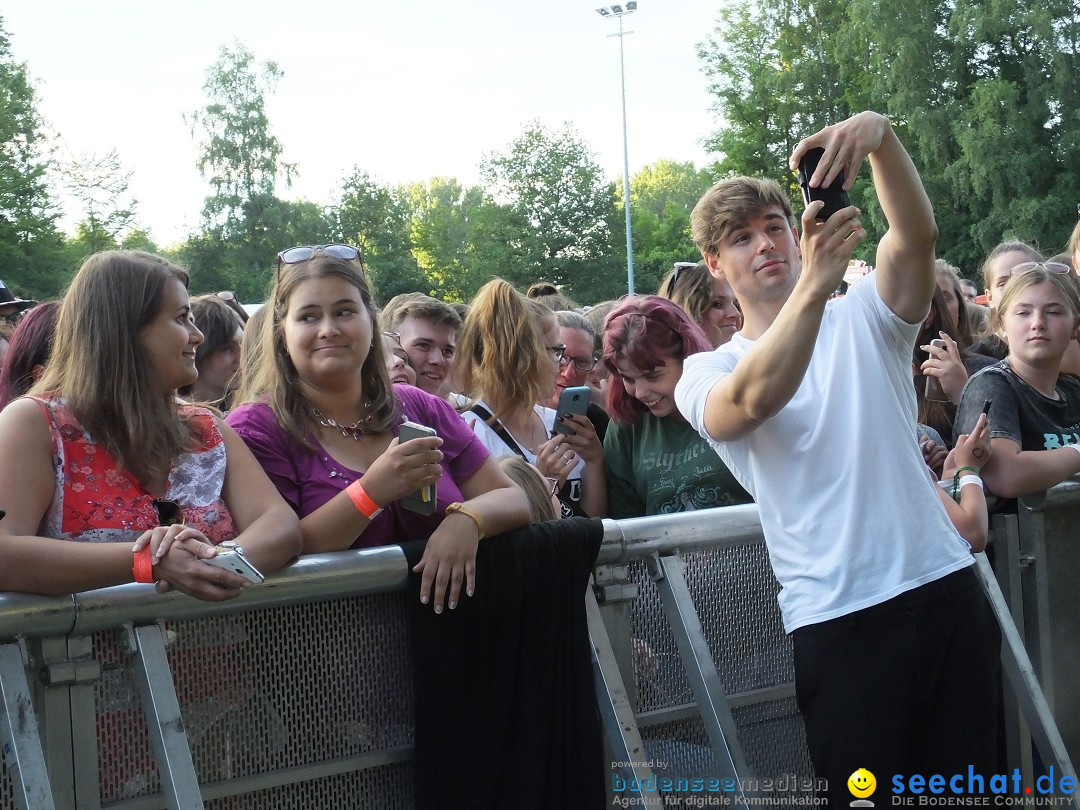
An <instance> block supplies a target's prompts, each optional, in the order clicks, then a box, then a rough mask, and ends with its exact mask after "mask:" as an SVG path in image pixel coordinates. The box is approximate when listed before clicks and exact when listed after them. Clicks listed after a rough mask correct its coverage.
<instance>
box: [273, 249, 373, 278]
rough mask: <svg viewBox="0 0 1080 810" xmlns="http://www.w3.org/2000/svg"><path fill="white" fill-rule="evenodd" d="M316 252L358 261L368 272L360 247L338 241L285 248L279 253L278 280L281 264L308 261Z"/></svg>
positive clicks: (344, 259) (347, 260)
mask: <svg viewBox="0 0 1080 810" xmlns="http://www.w3.org/2000/svg"><path fill="white" fill-rule="evenodd" d="M316 253H325V254H326V255H327V256H333V257H334V258H335V259H341V260H342V261H346V262H358V263H359V264H360V269H361V270H362V271H364V272H367V270H366V268H365V267H364V257H363V256H361V255H360V248H356V247H353V246H352V245H342V244H338V243H334V244H330V245H297V246H296V247H291V248H288V249H286V250H283V251H281V252H280V253H279V254H278V255H277V277H278V281H281V265H283V264H300V263H302V262H306V261H307V260H308V259H310V258H312V257H313V256H314V255H315V254H316Z"/></svg>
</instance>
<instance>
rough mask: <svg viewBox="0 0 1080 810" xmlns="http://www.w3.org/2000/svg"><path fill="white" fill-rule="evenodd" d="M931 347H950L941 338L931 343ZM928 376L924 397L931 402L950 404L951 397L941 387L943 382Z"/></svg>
mask: <svg viewBox="0 0 1080 810" xmlns="http://www.w3.org/2000/svg"><path fill="white" fill-rule="evenodd" d="M930 345H931V346H933V347H934V348H936V349H946V350H948V346H947V344H946V343H945V341H944V340H941V339H940V338H934V339H933V340H931V341H930ZM925 376H926V390H925V391H924V392H923V396H924V397H925V398H926V399H927V400H928V401H930V402H948V401H949V397H948V396H947V395H946V393H945V389H943V388H942V387H941V380H939V379H938V378H937V377H935V376H934V375H933V374H927V375H925Z"/></svg>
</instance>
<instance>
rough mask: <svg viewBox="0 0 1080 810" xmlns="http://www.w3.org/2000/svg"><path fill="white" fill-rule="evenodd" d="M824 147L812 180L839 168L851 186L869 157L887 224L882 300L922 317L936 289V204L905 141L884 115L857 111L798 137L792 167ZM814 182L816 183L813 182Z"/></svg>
mask: <svg viewBox="0 0 1080 810" xmlns="http://www.w3.org/2000/svg"><path fill="white" fill-rule="evenodd" d="M815 146H821V147H824V149H825V154H824V155H823V156H822V159H821V162H820V163H819V165H818V170H817V171H816V172H815V173H814V178H813V179H812V180H811V185H828V184H829V183H830V181H831V180H832V178H833V177H835V176H836V174H837V173H838V172H840V171H843V172H844V178H845V181H844V185H845V187H848V188H850V187H851V184H852V183H853V182H854V180H855V176H856V175H857V174H858V170H859V166H860V165H861V164H862V160H863V157H865V156H869V158H870V168H871V170H872V171H873V174H874V189H875V191H876V192H877V197H878V201H879V202H880V203H881V210H882V212H883V213H884V214H885V219H886V220H887V221H888V223H889V229H888V231H886V232H885V235H884V236H883V237H882V238H881V241H880V242H879V243H878V247H877V259H876V270H875V272H874V278H875V280H876V283H877V287H878V293H879V294H880V295H881V299H882V300H883V301H884V302H885V304H886V305H887V306H888V307H889V309H891V310H892V311H893V312H895V313H896V314H897V316H899V317H900V318H901V319H903V320H904V321H906V322H908V323H917V322H919V321H921V320H922V319H923V318H925V317H926V313H927V310H928V309H929V307H930V299H931V298H932V297H933V294H934V286H935V279H934V246H935V245H936V243H937V237H938V229H937V223H936V221H935V220H934V209H933V207H932V206H931V205H930V199H929V198H928V197H927V196H926V190H925V189H924V188H923V184H922V180H921V179H920V178H919V173H918V171H917V170H916V169H915V165H914V164H913V163H912V162H911V158H910V157H909V156H908V153H907V151H906V150H905V149H904V146H903V144H901V143H900V140H899V139H898V138H897V137H896V133H895V132H893V128H892V125H891V124H890V123H889V119H887V118H886V117H885V116H883V115H879V114H878V113H874V112H863V113H859V114H858V115H856V116H853V117H852V118H849V119H847V120H846V121H843V122H841V123H839V124H836V125H834V126H831V127H826V128H825V129H823V130H821V131H820V132H818V133H816V134H814V135H812V136H810V137H809V138H806V139H805V140H803V141H801V142H800V143H799V144H798V145H797V146H796V147H795V150H794V151H793V152H792V155H791V166H792V169H793V170H794V169H795V168H796V167H797V166H798V163H799V159H800V158H801V157H802V155H803V153H804V152H806V150H807V149H811V148H813V147H815ZM815 180H816V181H817V182H814V181H815Z"/></svg>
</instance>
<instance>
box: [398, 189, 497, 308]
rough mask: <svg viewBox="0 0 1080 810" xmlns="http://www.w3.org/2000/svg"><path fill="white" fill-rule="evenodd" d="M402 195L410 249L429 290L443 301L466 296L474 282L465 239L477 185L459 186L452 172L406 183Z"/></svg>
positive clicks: (476, 204) (477, 202)
mask: <svg viewBox="0 0 1080 810" xmlns="http://www.w3.org/2000/svg"><path fill="white" fill-rule="evenodd" d="M407 195H408V200H409V207H410V209H411V217H410V222H409V231H410V241H411V244H412V255H413V256H414V257H415V259H416V262H417V264H418V265H419V267H420V270H421V271H422V272H423V273H424V275H425V277H426V278H427V280H428V283H429V284H430V286H431V288H432V292H433V294H435V295H437V296H438V297H440V298H442V299H443V300H447V301H455V300H457V301H461V300H468V299H469V298H471V297H472V295H473V294H474V293H475V292H476V290H477V289H478V288H479V286H480V285H479V284H477V283H476V279H475V278H473V273H472V272H471V267H472V266H471V262H470V258H469V244H470V239H471V237H472V229H473V224H474V221H475V215H476V212H477V211H478V209H479V208H480V206H481V205H482V204H483V196H484V195H483V192H482V191H481V190H480V188H479V187H477V186H473V187H470V188H464V187H462V185H461V183H459V182H458V181H457V180H456V179H454V178H452V177H433V178H431V179H430V180H428V181H427V182H426V183H412V184H411V185H409V186H408V189H407ZM481 283H482V282H481Z"/></svg>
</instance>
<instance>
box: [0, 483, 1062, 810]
mask: <svg viewBox="0 0 1080 810" xmlns="http://www.w3.org/2000/svg"><path fill="white" fill-rule="evenodd" d="M1077 512H1080V486H1076V485H1074V484H1066V485H1063V486H1062V487H1059V488H1056V489H1055V490H1053V491H1052V492H1051V493H1050V494H1049V497H1048V498H1047V500H1046V503H1045V504H1044V505H1043V506H1042V507H1041V511H1039V512H1029V511H1027V510H1022V511H1021V514H1020V515H1019V516H1017V517H1012V518H1008V519H998V520H997V521H996V522H995V525H994V531H993V535H994V544H995V547H996V548H997V549H998V550H999V554H998V578H999V579H1001V580H1003V581H1005V582H1006V583H1011V584H1009V586H1008V587H1007V588H1006V589H1005V590H1006V592H1007V593H1008V594H1009V596H1010V601H1009V604H1010V605H1011V607H1012V610H1013V613H1014V615H1016V613H1017V612H1018V611H1019V613H1020V618H1019V619H1018V620H1017V624H1016V627H1017V628H1019V629H1018V630H1016V629H1014V630H1013V634H1012V636H1013V637H1015V638H1012V637H1010V636H1009V635H1008V634H1006V642H1007V643H1006V644H1005V645H1004V649H1003V660H1004V662H1005V669H1006V672H1007V674H1008V675H1009V677H1010V679H1011V682H1012V683H1013V687H1014V688H1013V690H1007V691H1009V692H1010V695H1014V696H1015V697H1016V698H1017V699H1016V701H1015V705H1016V706H1017V707H1018V708H1019V709H1020V710H1022V711H1023V712H1024V715H1025V716H1026V717H1027V724H1028V725H1029V726H1030V727H1031V728H1032V729H1033V731H1034V737H1035V739H1036V741H1037V743H1038V745H1039V748H1040V753H1041V754H1042V758H1043V762H1044V764H1045V765H1046V766H1054V767H1055V769H1056V773H1057V774H1058V775H1059V776H1060V775H1062V774H1068V773H1072V765H1071V762H1070V759H1069V753H1070V749H1071V753H1072V756H1073V758H1074V760H1075V757H1076V749H1075V745H1076V743H1075V738H1076V735H1077V734H1078V733H1080V731H1078V728H1077V726H1078V725H1080V719H1078V718H1080V713H1077V712H1072V713H1071V714H1069V713H1068V712H1070V711H1071V709H1065V708H1063V707H1071V706H1073V705H1074V704H1073V703H1070V700H1072V699H1074V698H1075V696H1076V695H1077V694H1080V688H1078V686H1080V676H1078V675H1077V673H1078V672H1080V668H1077V667H1076V666H1074V665H1071V664H1070V662H1071V661H1072V660H1074V659H1072V658H1070V656H1073V655H1075V654H1076V641H1075V640H1074V639H1073V640H1072V645H1073V646H1072V647H1071V648H1070V647H1069V643H1068V642H1069V638H1068V636H1069V633H1067V632H1065V633H1062V632H1058V629H1057V624H1064V625H1066V628H1067V626H1068V624H1069V623H1068V622H1066V621H1063V620H1062V617H1061V614H1059V613H1058V608H1057V606H1058V604H1059V601H1058V600H1063V601H1062V602H1061V604H1065V605H1070V604H1071V605H1075V599H1076V593H1077V589H1076V588H1075V585H1070V587H1068V588H1067V592H1066V591H1062V590H1060V587H1062V586H1063V583H1064V582H1065V581H1067V580H1068V579H1069V571H1070V570H1071V571H1075V570H1076V566H1077V565H1078V562H1077V561H1078V560H1080V550H1078V549H1076V548H1074V547H1073V545H1074V544H1071V543H1070V536H1071V535H1070V532H1071V526H1073V525H1076V518H1077V517H1080V515H1078V514H1076V513H1077ZM1059 524H1060V526H1059ZM1048 531H1050V532H1051V533H1050V534H1047V532H1048ZM673 555H675V556H673ZM597 562H598V567H597V569H596V575H595V587H594V589H593V591H592V593H590V594H588V595H587V611H588V613H589V617H590V632H591V635H592V638H593V647H594V653H595V659H596V672H597V688H598V695H599V697H600V705H601V710H602V714H603V715H604V718H605V726H606V730H607V732H608V739H609V743H610V745H611V749H612V769H611V776H610V779H611V783H610V784H611V789H612V792H613V794H616V795H624V796H625V795H633V796H636V797H640V798H643V799H644V798H652V799H655V800H657V801H663V798H662V796H664V795H667V796H669V797H677V796H679V795H682V796H684V797H685V796H689V795H693V794H694V793H695V792H699V791H700V787H698V783H696V782H695V781H694V780H705V779H712V780H728V784H729V785H733V786H730V787H727V788H725V791H726V792H727V794H728V795H729V796H733V795H735V794H737V793H741V794H743V795H746V796H749V795H766V796H773V797H774V798H777V797H783V796H786V795H795V794H802V795H805V794H806V792H807V791H808V790H811V789H812V788H813V773H812V769H811V767H810V763H809V760H808V757H807V755H806V751H805V746H804V742H803V733H802V724H801V720H800V719H799V715H798V712H797V709H796V707H795V701H794V687H793V680H794V677H793V667H792V664H791V652H790V644H789V642H788V639H787V637H786V636H785V635H784V633H783V628H782V625H781V623H780V617H779V611H778V608H777V606H776V599H775V594H776V591H777V588H778V586H777V585H776V582H775V580H774V579H773V577H772V574H771V570H770V568H769V564H768V559H767V555H766V553H765V549H764V545H763V542H762V538H761V530H760V525H759V523H758V518H757V509H756V507H755V506H752V505H750V506H740V507H727V508H724V509H717V510H710V511H706V512H695V513H684V514H681V515H674V516H663V517H651V518H641V519H636V520H625V521H605V537H604V542H603V545H602V546H601V550H600V554H599V556H598V560H597ZM1048 562H1052V563H1053V566H1054V567H1055V568H1056V569H1060V570H1055V571H1052V572H1048V571H1041V572H1038V569H1045V568H1047V567H1048V565H1047V563H1048ZM1069 565H1071V566H1072V568H1071V569H1070V568H1069V567H1068V566H1069ZM982 567H983V569H984V570H988V566H985V565H984V566H982ZM1014 567H1019V574H1017V573H1016V571H1014V570H1013V569H1014ZM1037 572H1038V575H1037V576H1032V575H1034V574H1036V573H1037ZM406 575H407V572H406V563H405V558H404V556H403V554H402V553H401V551H400V549H398V548H397V547H387V548H381V549H371V550H364V551H356V552H345V553H339V554H328V555H313V556H310V557H305V558H303V559H301V560H299V561H297V562H296V563H295V564H293V565H291V566H289V567H288V568H286V569H285V570H284V571H282V572H279V573H278V574H276V575H274V576H272V577H269V578H268V579H267V582H266V583H264V584H263V585H261V586H259V587H257V588H252V589H249V590H248V591H247V592H245V594H244V595H243V596H242V597H240V598H239V599H236V600H232V601H231V602H228V603H224V604H208V603H202V602H198V601H196V600H193V599H189V598H187V597H185V596H182V595H179V594H169V595H164V596H163V595H160V594H157V593H156V592H155V591H154V590H153V589H152V588H151V587H149V586H140V585H126V586H120V587H117V588H107V589H102V590H100V591H93V592H88V593H82V594H76V595H74V596H71V597H58V598H45V597H32V596H24V595H17V594H4V595H0V639H6V640H8V642H7V643H6V644H2V645H0V691H2V698H3V710H4V723H3V724H2V726H0V728H2V733H3V735H4V740H3V742H4V768H3V769H2V771H0V808H9V807H11V808H15V807H20V808H34V809H35V810H37V809H38V808H46V809H47V810H51V808H54V807H55V808H57V809H58V810H67V809H68V808H76V807H78V808H84V807H85V808H97V807H107V808H133V809H134V808H157V807H203V806H205V807H208V808H216V807H222V808H225V807H227V808H230V810H232V809H234V808H237V809H240V808H253V809H254V808H265V807H298V808H299V807H381V808H396V807H402V808H408V807H411V806H412V804H413V800H412V780H413V774H412V767H411V762H410V758H411V745H412V702H411V695H410V688H411V673H410V670H409V662H408V656H407V654H406V644H405V638H404V633H405V627H404V611H403V604H402V602H401V599H403V598H412V595H411V594H409V595H407V596H406V595H403V594H402V593H400V591H401V590H402V588H403V585H404V583H405V581H406ZM1014 580H1017V581H1015V582H1014ZM1059 581H1060V582H1059ZM1075 581H1076V578H1075V575H1073V576H1072V579H1071V582H1072V583H1075ZM1039 583H1044V584H1045V585H1046V587H1045V588H1044V589H1043V592H1042V594H1041V595H1040V594H1039V593H1038V592H1035V593H1034V594H1033V593H1032V592H1033V590H1037V587H1041V586H1040V584H1039ZM987 584H988V588H990V590H991V592H993V591H994V590H995V589H996V588H995V586H994V584H993V581H992V580H989V581H988V583H987ZM481 586H482V584H481ZM1070 598H1071V599H1072V600H1074V601H1073V602H1071V603H1070V602H1069V601H1068V599H1070ZM1004 604H1005V602H1004V601H1001V602H1000V605H1002V606H1003V605H1004ZM1025 608H1026V609H1025ZM1002 610H1004V608H1003V607H1002ZM1072 615H1076V613H1075V612H1074V613H1073V614H1072ZM1021 634H1023V635H1024V636H1026V640H1027V644H1028V648H1029V649H1032V650H1037V653H1036V652H1033V653H1032V657H1031V660H1030V661H1029V660H1028V659H1027V657H1026V655H1025V654H1024V649H1023V647H1022V646H1021V643H1020V638H1021ZM1061 636H1065V637H1066V639H1065V641H1064V642H1062V641H1061ZM1010 641H1012V643H1009V642H1010ZM1036 673H1037V674H1039V675H1040V676H1042V677H1043V679H1044V680H1043V683H1044V691H1045V692H1046V694H1047V696H1048V697H1050V698H1051V701H1050V702H1049V704H1048V703H1047V701H1045V700H1043V693H1042V692H1039V691H1038V690H1037V689H1034V688H1032V685H1033V684H1034V683H1035V681H1034V675H1035V674H1036ZM1047 685H1052V686H1053V688H1052V689H1048V688H1046V686H1047ZM1050 706H1054V707H1055V708H1056V709H1057V711H1056V713H1055V712H1051V710H1050ZM1055 714H1056V717H1057V723H1058V725H1059V726H1060V727H1061V734H1059V732H1058V727H1057V726H1055V724H1054V719H1053V718H1054V715H1055ZM1014 725H1017V728H1018V730H1014V731H1016V733H1013V734H1012V735H1011V736H1012V739H1013V753H1014V755H1015V756H1017V757H1018V761H1020V762H1022V763H1023V768H1024V769H1025V770H1024V775H1025V780H1027V781H1026V783H1027V784H1031V781H1030V779H1031V776H1032V771H1031V767H1032V765H1031V762H1030V754H1028V756H1027V757H1026V760H1025V758H1024V756H1023V754H1024V753H1025V746H1024V743H1023V741H1022V733H1021V732H1023V731H1024V729H1023V728H1020V727H1019V724H1014ZM1027 751H1028V752H1029V751H1030V746H1028V747H1027ZM46 773H47V774H48V778H46V777H45V774H46ZM1073 806H1076V807H1080V804H1074V805H1073Z"/></svg>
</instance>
